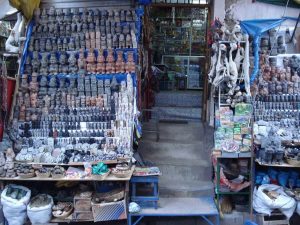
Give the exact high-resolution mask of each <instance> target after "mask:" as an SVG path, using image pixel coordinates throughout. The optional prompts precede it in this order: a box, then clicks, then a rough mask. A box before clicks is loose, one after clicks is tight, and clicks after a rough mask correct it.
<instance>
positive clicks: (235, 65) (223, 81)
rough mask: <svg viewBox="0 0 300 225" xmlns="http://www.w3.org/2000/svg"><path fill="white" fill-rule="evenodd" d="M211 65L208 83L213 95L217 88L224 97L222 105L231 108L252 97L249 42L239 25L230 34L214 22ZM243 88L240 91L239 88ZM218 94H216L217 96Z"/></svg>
mask: <svg viewBox="0 0 300 225" xmlns="http://www.w3.org/2000/svg"><path fill="white" fill-rule="evenodd" d="M213 27H214V30H213V34H214V36H213V37H212V38H213V39H214V41H215V42H214V43H213V44H212V54H211V66H210V71H209V73H208V80H209V82H210V83H211V84H212V86H213V88H212V89H211V91H212V94H213V95H214V94H215V92H217V91H218V89H220V90H221V94H222V95H224V96H225V95H226V96H227V97H226V98H224V99H223V98H222V99H220V101H221V103H224V104H229V105H231V106H232V107H234V106H235V104H237V103H239V102H244V101H245V99H248V98H249V96H251V93H250V78H249V66H250V62H249V40H248V35H246V34H243V33H242V31H241V27H240V26H239V24H236V25H235V26H234V27H233V29H232V31H229V30H228V29H227V27H226V24H223V23H221V22H220V21H219V20H216V21H215V22H214V26H213ZM241 87H243V88H241ZM216 94H217V93H216Z"/></svg>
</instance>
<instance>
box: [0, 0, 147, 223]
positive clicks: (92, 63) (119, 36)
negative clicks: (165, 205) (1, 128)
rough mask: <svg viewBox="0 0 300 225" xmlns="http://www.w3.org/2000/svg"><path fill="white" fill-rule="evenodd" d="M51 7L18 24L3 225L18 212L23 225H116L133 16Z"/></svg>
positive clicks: (131, 125)
mask: <svg viewBox="0 0 300 225" xmlns="http://www.w3.org/2000/svg"><path fill="white" fill-rule="evenodd" d="M57 6H58V7H57V8H55V7H54V6H53V5H48V2H47V4H42V5H41V8H37V9H36V10H35V11H34V15H33V19H32V20H31V21H30V22H29V23H28V25H27V29H26V30H27V32H26V40H25V43H24V48H23V53H22V58H21V63H20V69H19V77H18V79H17V85H16V93H15V97H14V101H13V109H12V114H11V115H12V116H11V121H10V122H11V123H10V126H9V128H8V129H7V133H8V135H9V137H10V139H11V140H12V141H13V145H12V148H8V149H6V151H5V154H3V153H1V155H0V158H1V165H0V169H1V178H0V180H1V181H3V182H4V183H5V184H7V186H6V189H5V191H3V192H2V198H1V202H2V205H3V207H4V208H3V209H4V216H5V217H6V219H7V220H8V222H9V224H15V223H14V221H15V218H16V217H18V216H21V218H22V219H21V220H20V222H19V223H20V224H23V223H22V222H24V221H25V220H26V219H27V215H28V217H29V219H30V221H31V222H32V223H48V222H50V221H53V222H56V223H57V222H70V221H95V222H96V221H107V220H117V219H126V217H127V205H128V195H129V180H130V178H131V176H132V173H133V171H134V168H135V166H134V165H133V164H132V156H133V152H132V140H133V137H132V136H133V133H134V132H137V131H136V129H135V125H136V123H135V121H136V120H137V103H136V102H137V75H136V72H137V70H136V65H137V64H138V58H139V57H138V55H139V51H138V43H139V38H140V33H141V32H140V31H141V16H142V12H143V10H142V9H141V8H132V6H131V4H127V5H126V7H124V8H122V9H121V8H119V7H117V6H116V5H113V6H112V7H111V8H110V7H109V5H107V6H106V7H105V8H101V7H98V6H97V7H95V5H93V7H92V8H89V5H88V4H86V5H85V6H84V7H79V6H77V5H76V4H75V5H74V7H72V8H70V7H69V6H68V7H66V8H64V7H63V6H62V5H61V6H59V5H57ZM91 6H92V5H91ZM41 181H43V182H41ZM99 181H101V182H99ZM44 183H45V184H44ZM13 184H18V185H13ZM78 184H79V188H78ZM62 188H65V189H66V192H63V190H62ZM54 190H56V191H54ZM12 202H13V203H16V205H18V204H21V205H22V207H19V208H16V209H14V208H13V206H12V205H11V203H12ZM24 205H25V206H27V209H26V207H25V209H24V207H23V206H24ZM13 210H15V212H16V213H12V211H13ZM41 211H43V212H44V214H43V213H41ZM39 213H40V214H39ZM41 215H47V216H45V217H44V216H42V217H41Z"/></svg>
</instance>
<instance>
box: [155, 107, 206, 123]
mask: <svg viewBox="0 0 300 225" xmlns="http://www.w3.org/2000/svg"><path fill="white" fill-rule="evenodd" d="M152 109H154V110H156V111H157V113H158V115H155V113H154V115H153V117H154V118H157V117H159V119H160V120H186V121H193V122H200V121H201V114H202V108H198V107H196V108H194V107H184V108H183V107H167V106H159V107H158V106H155V107H153V108H152Z"/></svg>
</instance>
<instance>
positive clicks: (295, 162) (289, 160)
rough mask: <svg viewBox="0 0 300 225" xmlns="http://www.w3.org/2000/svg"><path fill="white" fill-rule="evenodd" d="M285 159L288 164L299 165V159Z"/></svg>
mask: <svg viewBox="0 0 300 225" xmlns="http://www.w3.org/2000/svg"><path fill="white" fill-rule="evenodd" d="M286 161H287V163H288V164H290V165H293V166H300V161H298V160H296V159H292V158H289V157H286Z"/></svg>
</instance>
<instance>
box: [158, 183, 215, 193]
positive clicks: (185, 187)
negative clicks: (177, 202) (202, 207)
mask: <svg viewBox="0 0 300 225" xmlns="http://www.w3.org/2000/svg"><path fill="white" fill-rule="evenodd" d="M212 194H213V183H212V182H211V181H190V180H189V179H187V180H185V181H183V182H179V181H177V180H170V179H167V180H160V182H159V195H160V196H162V197H200V196H211V195H212Z"/></svg>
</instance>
